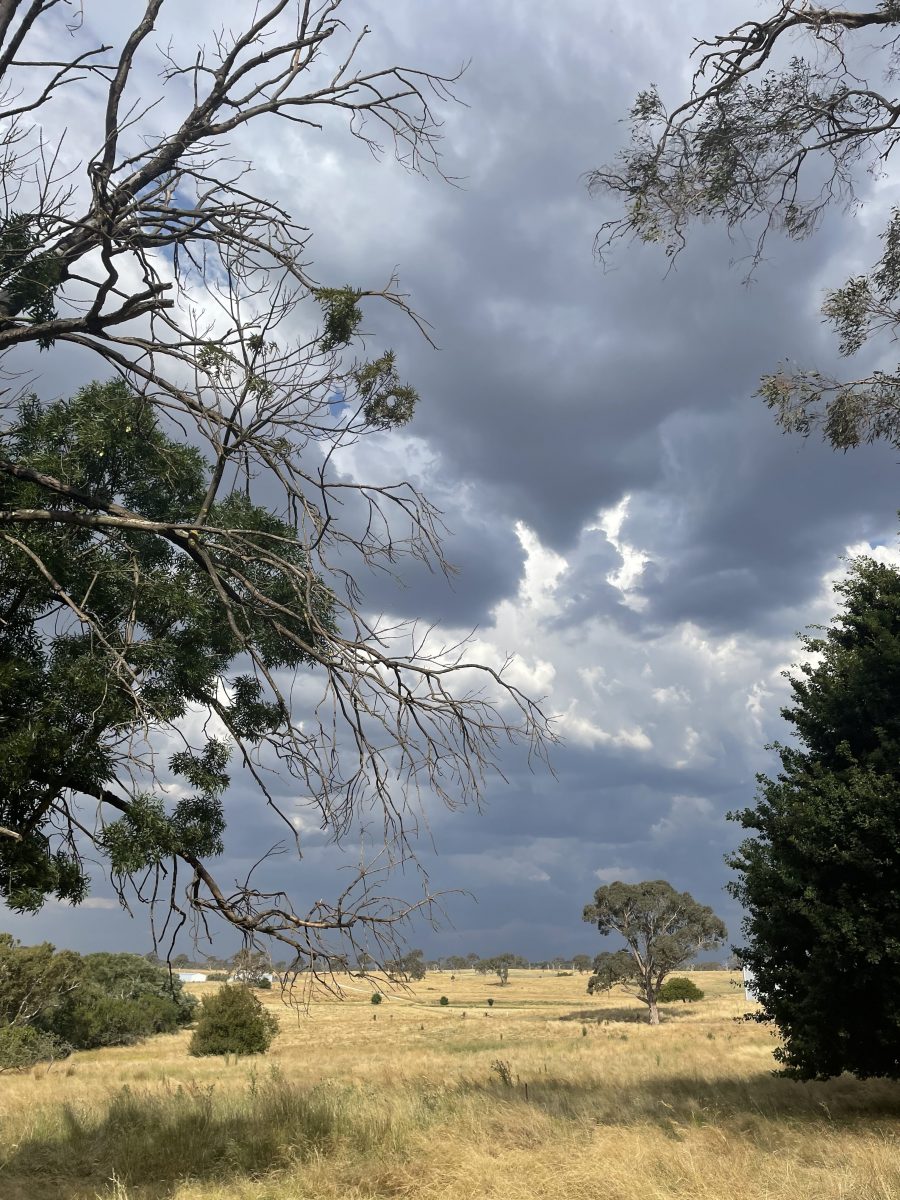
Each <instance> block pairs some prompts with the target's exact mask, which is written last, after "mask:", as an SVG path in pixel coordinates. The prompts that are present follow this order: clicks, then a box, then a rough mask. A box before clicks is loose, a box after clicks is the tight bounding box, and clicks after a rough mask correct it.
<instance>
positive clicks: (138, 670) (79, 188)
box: [0, 0, 546, 970]
mask: <svg viewBox="0 0 900 1200" xmlns="http://www.w3.org/2000/svg"><path fill="white" fill-rule="evenodd" d="M358 7H359V6H358V4H356V0H335V2H334V3H329V4H326V5H309V4H307V3H304V2H303V0H264V2H263V3H260V4H258V5H253V6H250V7H249V8H247V9H246V12H245V13H244V15H243V16H242V17H239V18H235V20H234V21H232V22H229V23H228V28H227V32H224V33H223V32H222V31H221V30H215V31H212V33H211V41H210V45H209V46H208V47H204V46H202V45H201V46H199V47H198V46H197V44H196V43H195V42H194V40H192V39H188V41H185V40H184V38H185V36H186V34H185V30H184V29H183V27H182V24H180V23H179V21H178V13H179V5H178V4H177V2H173V0H145V2H144V3H143V4H142V5H139V6H138V13H136V14H135V17H134V24H133V26H132V27H131V28H128V26H127V25H126V27H125V29H124V30H122V31H120V32H119V31H117V33H115V34H113V33H111V34H110V36H111V38H113V40H114V41H116V39H117V38H121V40H118V41H117V44H112V45H104V46H100V45H98V44H97V43H96V42H94V41H93V40H92V39H93V33H92V30H93V28H94V27H93V26H92V24H91V23H90V22H88V21H84V22H68V21H67V17H66V15H65V13H66V12H67V11H68V8H69V6H68V5H60V4H57V3H56V2H55V0H53V2H36V3H33V4H27V5H22V4H6V5H2V6H0V83H2V92H3V94H4V95H5V96H7V97H14V98H15V99H14V102H13V101H10V103H11V104H12V105H13V107H12V108H10V106H9V105H7V107H6V108H5V109H4V115H5V116H6V117H7V121H6V124H5V126H4V131H3V132H0V148H2V151H3V153H2V155H0V179H2V182H3V183H4V187H3V189H2V191H0V363H2V368H3V370H4V371H5V372H6V376H5V377H6V378H16V377H21V376H22V375H24V374H28V373H29V372H30V371H31V370H32V363H31V361H30V360H29V359H28V358H25V359H24V360H23V361H20V360H19V359H18V358H17V356H18V355H19V354H20V352H21V351H22V350H23V349H24V350H25V351H26V352H27V351H28V350H29V349H30V350H34V349H35V348H38V347H39V348H40V349H42V350H44V351H46V352H48V353H51V354H52V353H54V352H55V350H56V349H57V348H59V347H69V348H71V347H76V348H77V349H78V352H79V354H80V355H81V359H80V361H89V360H91V359H93V362H94V364H95V366H94V368H93V370H92V371H91V374H95V375H98V376H101V377H102V378H103V380H104V382H101V383H96V384H93V385H91V386H90V387H87V388H85V389H84V390H83V391H81V392H79V393H78V395H76V396H74V397H72V398H70V399H64V400H57V401H53V402H50V401H48V400H46V399H41V398H36V397H33V396H31V397H25V398H24V399H21V398H20V397H18V396H16V395H15V394H13V393H12V392H9V391H8V392H7V393H6V395H5V396H4V399H3V401H2V403H0V898H2V899H4V900H5V901H6V902H7V903H8V904H10V905H11V906H12V907H14V908H15V909H17V910H20V911H28V912H32V911H35V910H37V909H38V908H39V907H40V906H41V904H42V903H44V901H45V900H46V899H47V898H49V897H56V898H59V899H63V900H67V901H70V902H74V903H77V902H78V901H80V900H82V899H83V898H84V896H85V895H86V894H87V890H88V887H89V878H88V871H87V867H86V864H87V863H88V861H89V860H90V859H91V858H92V857H94V858H96V857H98V856H99V857H100V858H101V859H102V860H105V863H106V865H107V866H108V868H109V869H110V871H111V874H112V877H113V879H114V882H115V883H116V886H117V887H118V888H119V889H120V893H122V894H123V896H124V894H125V892H126V889H127V890H128V896H129V897H133V895H134V894H136V895H137V896H138V897H139V898H140V899H142V900H146V901H147V902H148V903H156V902H159V901H160V899H161V897H163V896H165V897H166V900H167V901H168V902H169V903H171V905H172V906H174V907H175V908H177V909H178V910H179V911H178V914H177V918H178V919H177V921H176V925H177V926H178V927H181V926H182V925H183V923H184V919H185V918H186V917H187V916H188V914H190V915H191V916H192V917H193V918H195V919H196V920H197V922H198V926H197V927H198V928H201V929H202V928H204V927H205V926H204V923H205V922H206V921H207V920H208V918H209V917H210V916H218V917H222V918H224V919H225V920H226V921H228V922H231V924H232V925H234V926H235V927H237V928H238V929H239V930H240V931H241V932H242V934H243V935H244V936H245V937H247V938H248V940H251V941H252V940H253V939H254V938H259V937H263V936H266V935H268V936H270V937H274V938H277V939H281V940H282V941H283V942H284V943H285V944H286V945H287V946H288V947H289V948H290V952H291V960H292V961H293V962H295V964H296V965H297V966H298V967H299V966H302V965H304V964H305V965H307V966H309V967H311V968H313V969H315V964H318V966H319V967H320V968H321V969H325V970H327V969H328V964H329V963H331V962H333V961H335V955H336V954H338V953H340V952H341V950H340V945H339V944H338V943H339V941H340V940H343V939H346V938H348V937H349V938H350V939H351V940H353V939H355V938H358V939H359V941H358V943H356V942H354V946H351V950H353V949H355V948H356V946H357V945H358V944H363V943H365V944H366V945H367V947H368V949H369V950H370V952H371V953H373V954H375V953H376V952H377V955H378V957H379V959H380V960H381V961H384V960H385V959H386V958H389V957H393V956H394V955H396V953H397V949H398V948H397V946H396V944H395V935H394V934H393V932H392V931H393V930H395V929H396V928H397V923H398V922H399V921H401V920H402V919H403V918H404V917H407V916H409V915H410V913H411V912H412V911H413V910H414V909H415V908H416V907H418V905H417V904H416V903H415V902H405V903H396V904H391V903H388V902H387V901H385V902H384V903H383V904H377V903H375V902H373V897H374V895H375V893H376V892H377V891H378V889H379V885H380V884H382V883H383V882H384V877H385V875H386V873H387V871H388V867H387V864H388V863H390V862H392V861H396V860H397V857H398V856H392V855H391V854H390V853H387V854H384V855H382V856H381V858H380V859H379V858H378V851H379V850H380V847H375V848H374V851H373V857H374V858H376V859H377V865H376V866H374V867H373V866H372V865H371V864H366V863H363V864H362V865H361V866H360V869H359V872H358V874H357V875H356V876H355V877H353V878H351V879H348V880H347V881H346V886H345V888H344V891H343V893H342V895H341V896H340V898H339V899H337V900H333V901H327V900H318V901H317V902H316V903H315V905H314V906H313V908H312V910H311V911H309V912H308V913H306V914H304V913H302V912H300V911H298V909H297V908H296V907H295V906H294V905H293V904H292V903H291V900H290V898H289V897H287V896H285V895H284V894H282V893H281V892H276V893H273V894H268V893H266V891H265V885H264V884H262V885H261V886H260V883H259V877H258V876H257V877H256V878H255V880H254V882H253V883H251V882H249V881H247V882H245V883H244V884H243V885H242V886H239V887H237V888H235V887H234V886H230V885H229V886H228V887H224V886H220V884H219V882H218V881H217V879H216V877H215V874H214V873H213V870H212V869H211V865H210V863H211V860H213V859H215V858H216V856H217V855H219V854H220V853H221V851H222V848H223V835H224V827H225V822H224V815H223V803H222V801H223V796H224V794H225V791H226V790H227V788H228V787H229V785H230V783H231V773H232V770H233V769H234V768H233V767H232V766H231V765H230V764H232V763H233V764H234V766H236V767H237V768H238V769H240V770H242V771H243V772H244V779H245V783H246V785H247V786H248V787H250V788H253V789H256V794H257V796H258V797H259V802H260V809H261V814H260V815H261V820H260V822H259V824H260V825H261V826H262V824H263V822H264V821H265V820H268V819H269V818H270V815H271V818H272V819H276V820H277V819H280V820H281V821H282V822H283V824H284V829H285V830H286V831H287V836H288V837H289V838H290V839H291V841H290V843H289V844H291V845H294V844H297V845H298V848H299V842H298V833H297V825H296V824H295V819H296V813H295V812H294V811H293V809H292V810H291V811H290V812H286V811H282V809H281V808H280V807H279V803H278V800H277V796H276V794H275V793H274V791H273V788H272V787H271V786H270V784H271V780H272V779H273V778H274V777H275V773H276V772H277V774H278V776H280V777H281V778H282V780H285V781H289V783H287V784H286V788H287V789H289V790H290V791H291V793H292V795H293V796H294V797H302V798H303V802H304V803H306V804H307V805H308V807H309V809H310V815H311V816H312V818H313V820H314V821H315V822H316V823H317V824H319V825H320V826H321V827H322V829H323V830H324V832H325V833H326V835H328V836H330V837H332V838H333V839H338V838H340V836H341V835H342V834H344V833H346V832H347V831H348V830H349V829H351V828H353V827H354V826H356V825H357V824H358V820H359V818H360V817H361V816H362V814H365V815H366V818H368V814H369V813H370V812H371V810H372V808H373V806H374V808H375V809H376V810H378V811H380V812H381V813H382V815H383V817H384V822H383V828H384V830H385V840H386V842H396V843H397V844H402V845H403V847H404V856H403V857H404V858H405V856H406V854H407V853H408V852H409V840H408V836H407V835H408V832H409V816H410V813H411V812H414V811H416V806H417V802H418V796H419V790H418V789H419V788H422V789H423V791H424V792H425V793H426V794H427V795H428V796H429V797H431V796H437V797H439V798H440V799H442V800H443V801H445V802H446V803H448V804H450V805H454V804H456V803H463V802H466V801H467V800H471V799H476V798H477V797H478V795H479V794H480V792H481V789H482V787H483V784H484V779H485V775H486V772H489V771H490V770H491V769H492V767H493V766H494V765H495V764H496V753H497V752H498V748H499V747H500V746H501V745H502V744H504V743H505V741H506V739H507V736H509V737H511V738H512V739H513V740H517V739H518V738H523V739H524V741H525V742H526V743H527V744H528V745H529V746H530V747H531V748H532V749H533V750H536V751H537V752H539V753H540V752H541V750H542V747H543V746H544V745H545V740H546V722H545V720H544V718H543V716H542V714H541V713H540V710H539V709H538V708H537V707H536V706H535V705H533V704H532V703H531V701H530V700H529V699H528V698H527V697H525V696H523V695H522V694H521V693H520V692H519V691H518V690H517V689H516V688H515V687H513V686H511V685H510V684H508V683H506V682H505V680H504V679H503V678H501V676H500V675H498V673H497V672H496V671H495V670H494V669H492V668H488V667H484V666H481V665H479V664H477V663H469V662H467V661H465V655H464V654H463V653H462V652H461V650H460V648H459V647H453V648H448V649H447V650H443V649H440V648H437V647H436V646H434V645H433V643H432V642H430V641H425V640H423V639H421V638H419V637H417V636H416V634H415V632H414V629H413V625H414V623H411V624H410V625H408V626H406V627H405V628H400V627H398V626H397V625H396V624H395V623H393V622H392V623H391V625H390V629H387V628H385V627H384V626H383V625H382V623H381V622H380V620H379V619H378V618H377V615H375V616H373V615H372V614H370V613H369V611H368V609H367V607H366V605H365V603H364V601H363V594H362V593H363V587H364V583H365V580H366V577H367V575H368V574H369V572H370V571H378V570H384V571H387V572H391V573H393V572H394V571H397V570H399V567H398V562H399V560H401V559H403V558H404V557H406V558H412V559H414V560H419V561H425V562H428V563H429V564H431V565H432V566H435V567H437V568H438V569H444V570H446V569H448V564H447V563H446V561H445V559H444V557H443V552H442V549H441V540H440V534H441V529H442V527H441V523H440V516H439V513H438V512H437V510H436V509H435V508H434V507H433V506H432V505H431V504H430V503H429V502H428V500H427V499H426V498H425V497H424V496H423V495H421V494H420V493H419V492H418V491H417V490H416V488H415V487H413V486H412V485H410V484H408V483H405V482H399V483H397V484H395V485H391V484H390V483H389V482H387V481H382V482H380V483H377V484H374V485H371V486H370V485H368V484H366V483H365V482H364V481H362V480H358V479H355V478H351V477H349V476H348V475H347V473H346V472H344V471H341V470H338V468H337V467H336V465H335V455H336V453H337V452H338V451H339V450H341V449H343V448H345V447H349V446H352V445H354V444H355V443H358V442H359V441H360V439H364V438H371V437H376V438H378V437H381V436H383V435H384V433H385V432H386V431H388V430H390V429H392V428H395V427H399V426H402V425H404V424H406V423H407V422H408V421H409V420H410V419H411V418H412V416H413V414H414V410H415V408H416V404H417V401H418V396H417V393H416V391H415V389H414V388H413V387H412V386H410V385H409V384H408V383H406V382H405V381H404V380H403V378H402V375H401V373H400V368H399V364H398V362H397V359H396V356H395V355H394V353H393V351H392V350H390V349H389V348H386V349H381V350H379V352H377V353H376V354H375V356H374V357H369V356H367V354H366V351H365V343H364V341H363V332H364V330H363V325H362V322H363V318H364V313H365V310H366V308H367V307H370V306H372V305H374V304H378V303H380V304H381V305H382V306H383V307H387V308H389V309H391V310H393V311H396V312H397V313H399V314H402V315H405V316H406V317H408V318H409V319H410V320H412V321H413V322H414V324H416V325H417V326H418V328H419V329H420V330H422V332H425V329H426V327H425V325H424V323H423V322H422V321H421V320H420V319H419V318H418V317H417V316H416V314H415V313H414V312H413V310H412V309H411V308H410V306H409V304H408V303H407V301H406V299H405V297H404V295H403V294H402V293H401V292H400V290H399V288H398V286H397V282H396V280H394V279H393V278H392V279H391V280H390V281H389V282H388V284H387V285H386V286H385V285H384V284H383V283H382V284H379V285H376V286H372V285H371V284H370V283H369V281H355V282H353V283H350V284H344V283H341V284H339V285H338V286H333V284H332V283H329V282H328V281H321V280H317V279H315V278H314V277H313V275H312V274H311V265H310V253H309V239H310V236H311V235H310V231H309V230H308V229H306V228H305V227H304V226H303V223H302V221H300V220H295V218H294V217H293V216H291V214H289V213H288V212H287V211H285V209H284V208H283V207H282V206H281V205H280V204H278V203H275V202H274V201H272V200H271V199H270V198H269V197H267V196H266V195H254V194H253V192H252V190H250V188H251V186H252V183H251V182H248V181H252V178H253V177H254V176H253V172H252V170H251V169H250V168H251V166H252V164H251V162H249V161H248V162H246V163H243V165H242V166H241V168H240V169H237V168H236V161H237V160H243V157H244V156H245V155H246V156H247V158H250V159H252V155H253V141H252V134H253V127H254V123H256V122H265V121H271V122H275V121H277V120H278V119H281V120H283V121H285V122H290V125H289V128H290V129H291V130H292V131H293V132H292V136H296V137H298V138H301V139H303V138H310V137H316V136H320V135H321V134H320V132H316V131H322V130H327V131H328V136H329V137H331V136H338V137H339V136H340V126H341V121H342V120H346V121H347V122H348V123H349V135H350V136H352V137H358V138H360V139H361V140H362V141H363V143H364V144H365V145H366V146H367V147H368V148H369V149H371V150H373V151H377V149H378V146H377V143H376V142H375V141H374V140H373V136H372V134H373V131H374V130H375V129H376V128H377V129H380V130H382V132H383V133H384V135H385V137H386V139H387V141H389V142H391V143H392V144H393V145H394V146H395V147H396V149H397V152H398V155H399V156H400V157H401V159H403V161H404V162H405V163H406V164H407V165H408V166H409V167H410V168H412V169H413V170H420V171H425V170H432V171H435V170H436V171H437V172H438V173H440V167H439V164H438V158H437V145H438V129H439V124H440V119H439V117H438V115H437V113H435V112H434V111H433V110H432V104H440V103H443V102H445V101H448V100H449V99H451V89H452V83H453V80H452V79H451V78H445V77H441V76H438V75H434V74H429V73H427V72H420V71H417V70H414V69H409V68H401V67H398V66H384V67H378V66H377V65H364V64H363V62H362V61H361V58H362V55H363V54H364V52H363V51H361V50H360V46H361V44H362V43H363V41H364V40H365V43H366V45H368V44H369V42H368V40H367V39H365V37H364V35H365V34H366V33H368V30H367V29H366V28H365V27H364V26H363V25H362V24H361V19H362V18H361V16H360V14H359V13H358V11H354V10H355V9H356V10H358ZM385 19H386V20H390V17H389V16H388V17H386V18H385ZM154 31H156V32H154ZM156 78H158V80H159V83H158V87H157V90H156V91H155V92H154V93H153V94H150V93H148V91H147V86H148V83H147V81H148V80H153V79H156ZM76 81H77V86H78V88H79V89H80V96H81V100H80V102H79V111H80V113H81V115H82V118H83V120H82V121H81V123H80V127H79V139H81V140H80V144H79V149H78V151H77V152H76V153H71V152H70V151H69V149H68V145H67V141H66V128H67V126H68V125H69V123H70V122H69V115H70V114H69V108H68V105H67V104H66V102H65V101H64V100H63V97H65V96H68V95H70V94H71V88H70V87H69V86H68V85H69V84H74V83H75V82H76ZM162 99H165V105H162V106H161V105H160V101H161V100H162ZM161 112H166V113H168V114H170V115H171V124H168V125H167V124H166V123H165V122H163V123H162V124H160V121H159V119H158V114H159V113H161ZM148 114H152V116H151V115H148ZM51 142H52V143H53V144H54V146H55V147H56V149H55V151H54V154H53V155H52V156H50V157H48V156H47V155H46V153H45V149H46V146H47V145H48V144H49V143H51ZM235 156H236V157H235ZM78 162H80V163H82V164H83V167H78V166H75V167H73V166H72V164H73V163H78ZM20 401H21V402H20ZM473 672H475V673H476V675H479V676H480V678H481V679H482V681H483V683H484V684H485V687H483V688H480V687H477V686H476V687H472V686H471V681H472V677H473ZM163 745H175V746H177V747H179V749H178V750H177V752H176V753H170V754H168V755H167V754H161V753H160V747H161V746H163ZM283 790H284V789H283ZM248 827H249V824H248ZM265 836H266V837H267V838H268V835H265ZM266 845H267V846H268V845H271V840H268V841H267V842H266ZM163 879H165V882H164V886H163ZM429 903H430V897H429V896H428V895H427V886H426V888H425V894H424V895H423V897H422V898H421V899H420V901H419V904H420V905H423V906H427V905H428V904H429ZM170 928H171V926H170ZM367 939H369V940H367Z"/></svg>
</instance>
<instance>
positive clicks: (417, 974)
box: [387, 950, 425, 981]
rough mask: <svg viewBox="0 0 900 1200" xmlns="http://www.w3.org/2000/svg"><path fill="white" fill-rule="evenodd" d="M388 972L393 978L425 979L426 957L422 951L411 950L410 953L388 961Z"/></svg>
mask: <svg viewBox="0 0 900 1200" xmlns="http://www.w3.org/2000/svg"><path fill="white" fill-rule="evenodd" d="M387 972H388V975H390V977H391V978H392V979H411V980H414V981H417V980H420V979H424V978H425V958H424V955H423V953H422V951H421V950H410V951H409V953H408V954H404V955H403V956H402V957H401V958H398V959H395V960H394V961H393V962H390V963H388V964H387Z"/></svg>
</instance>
